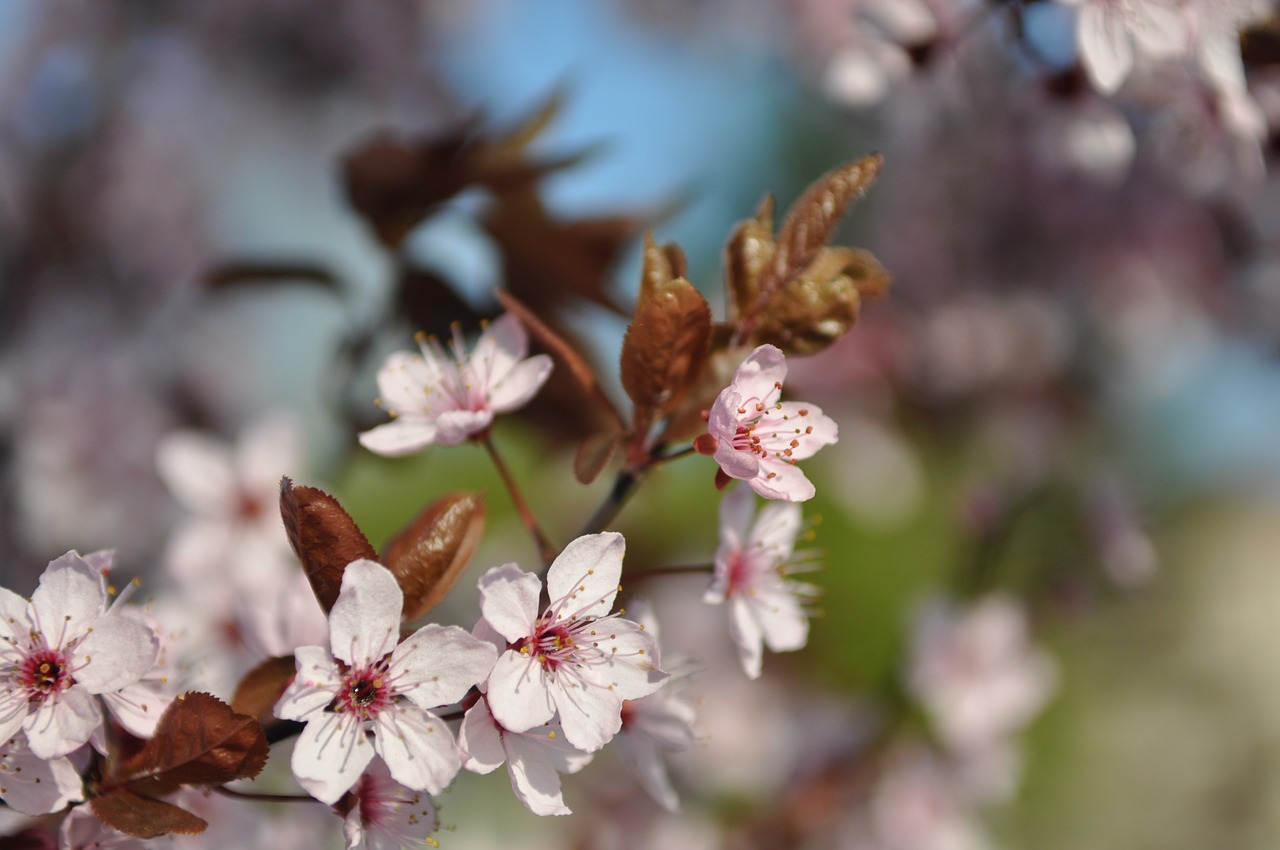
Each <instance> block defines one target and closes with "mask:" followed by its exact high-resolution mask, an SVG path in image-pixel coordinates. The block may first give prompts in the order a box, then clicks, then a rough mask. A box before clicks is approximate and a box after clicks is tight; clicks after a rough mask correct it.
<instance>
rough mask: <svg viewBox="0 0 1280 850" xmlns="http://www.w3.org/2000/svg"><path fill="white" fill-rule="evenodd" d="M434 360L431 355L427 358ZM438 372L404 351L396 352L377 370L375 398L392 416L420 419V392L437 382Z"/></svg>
mask: <svg viewBox="0 0 1280 850" xmlns="http://www.w3.org/2000/svg"><path fill="white" fill-rule="evenodd" d="M431 359H432V360H433V361H434V359H435V358H434V356H432V358H431ZM438 371H439V370H438V369H435V368H433V367H432V366H431V365H429V364H428V363H427V361H426V359H424V357H419V356H418V355H416V354H411V353H409V352H407V351H397V352H395V353H394V354H391V355H389V356H388V357H387V359H386V360H384V361H383V363H382V367H381V368H380V369H378V395H379V396H380V401H381V403H382V406H383V408H385V409H386V410H387V411H388V412H389V413H392V414H394V415H396V416H421V415H422V413H423V408H424V406H425V404H426V401H427V397H426V393H425V392H424V390H426V389H427V388H429V387H433V386H434V385H435V384H436V383H437V380H438V375H437V373H438Z"/></svg>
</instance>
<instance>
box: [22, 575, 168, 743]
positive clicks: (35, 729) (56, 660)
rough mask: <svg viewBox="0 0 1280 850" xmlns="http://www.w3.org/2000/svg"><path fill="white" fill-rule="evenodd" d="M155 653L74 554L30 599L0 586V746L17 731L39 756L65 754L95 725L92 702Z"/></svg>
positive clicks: (98, 716) (124, 682) (151, 639)
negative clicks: (110, 607) (112, 606)
mask: <svg viewBox="0 0 1280 850" xmlns="http://www.w3.org/2000/svg"><path fill="white" fill-rule="evenodd" d="M157 652H158V645H157V641H156V637H155V635H154V634H153V633H152V631H151V629H149V628H148V627H147V626H145V625H144V624H142V623H140V622H138V621H137V620H134V619H131V618H129V617H124V616H121V615H120V614H119V613H117V612H115V611H110V610H108V609H107V592H106V588H105V586H104V583H103V581H102V575H101V571H100V570H99V569H97V568H95V567H94V566H91V565H90V564H89V563H88V562H87V561H86V560H85V559H84V558H82V557H81V556H80V554H79V553H77V552H75V551H71V552H67V553H66V554H65V555H63V556H62V557H60V558H57V559H55V560H53V561H51V562H50V563H49V566H48V567H47V568H46V569H45V571H44V574H43V575H42V576H41V577H40V586H39V587H37V588H36V592H35V593H34V594H33V595H32V597H31V599H30V601H28V600H25V599H23V598H22V597H20V596H18V594H16V593H14V592H13V591H11V590H8V589H6V588H0V684H2V685H3V688H2V689H0V741H7V740H9V739H10V738H12V737H13V736H14V735H15V734H17V732H18V731H19V730H24V731H25V732H26V735H27V743H28V745H29V746H30V748H31V751H32V752H33V753H35V754H36V755H37V756H39V757H40V758H44V759H52V758H57V757H58V756H64V755H66V754H67V753H69V752H71V751H72V750H74V749H76V748H77V747H79V746H80V745H81V744H84V743H85V742H86V741H88V740H89V737H90V736H91V735H92V734H93V733H94V731H95V730H96V729H97V728H98V725H99V724H100V723H102V707H101V705H100V704H99V702H98V700H97V699H95V697H96V696H98V695H101V694H106V693H110V692H112V691H118V690H120V689H121V688H124V687H126V686H128V685H131V684H133V683H134V682H137V681H138V680H139V679H140V678H142V677H143V676H144V675H146V673H147V672H148V671H150V670H151V668H152V666H153V665H154V664H155V660H156V654H157Z"/></svg>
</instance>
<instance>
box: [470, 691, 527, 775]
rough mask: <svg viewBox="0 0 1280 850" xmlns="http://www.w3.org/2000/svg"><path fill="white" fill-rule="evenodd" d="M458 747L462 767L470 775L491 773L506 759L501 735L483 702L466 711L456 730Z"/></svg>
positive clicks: (487, 705)
mask: <svg viewBox="0 0 1280 850" xmlns="http://www.w3.org/2000/svg"><path fill="white" fill-rule="evenodd" d="M512 734H513V735H514V734H517V733H515V732H513V733H512ZM458 748H459V749H460V750H461V751H462V766H463V767H465V768H466V769H467V770H469V771H471V772H472V773H492V772H493V771H494V770H496V769H497V768H498V767H499V766H500V765H501V764H502V763H503V762H504V761H506V760H507V753H506V751H505V750H504V749H503V748H502V733H501V732H499V731H498V724H497V723H495V722H494V719H493V715H491V714H490V713H489V704H488V703H487V702H486V701H485V700H483V699H482V700H480V701H479V702H478V703H476V704H475V705H473V706H471V708H469V709H467V714H466V716H465V717H463V718H462V726H461V727H460V728H459V729H458Z"/></svg>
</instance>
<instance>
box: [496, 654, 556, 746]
mask: <svg viewBox="0 0 1280 850" xmlns="http://www.w3.org/2000/svg"><path fill="white" fill-rule="evenodd" d="M489 710H490V711H492V712H493V717H494V719H495V720H497V721H498V722H499V723H500V724H502V726H503V727H504V728H506V729H510V730H512V731H513V732H523V731H524V730H526V729H532V728H533V727H534V726H540V725H541V724H543V723H546V722H547V721H548V720H550V719H551V718H552V717H554V716H555V713H556V707H555V703H553V702H552V701H551V694H550V693H549V692H548V689H547V680H546V676H545V674H544V673H543V671H542V665H541V664H539V663H538V662H537V661H535V660H534V659H532V658H530V657H529V656H528V655H525V654H524V653H522V652H517V651H516V650H514V649H509V650H507V651H506V652H504V653H502V655H501V656H499V657H498V663H496V664H494V665H493V671H492V672H491V673H489Z"/></svg>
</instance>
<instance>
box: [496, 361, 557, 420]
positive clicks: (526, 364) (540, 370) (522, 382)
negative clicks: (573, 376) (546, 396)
mask: <svg viewBox="0 0 1280 850" xmlns="http://www.w3.org/2000/svg"><path fill="white" fill-rule="evenodd" d="M552 366H553V363H552V360H551V358H550V357H548V356H547V355H545V354H539V355H537V356H534V357H530V358H529V359H528V360H524V361H521V362H520V363H517V364H516V365H515V366H513V367H512V368H511V370H510V371H509V372H508V373H507V374H506V375H505V376H503V377H502V378H500V379H499V380H498V382H497V383H496V384H494V385H493V387H492V388H491V389H490V390H489V407H490V409H491V410H493V411H494V412H495V413H506V412H507V411H509V410H518V409H519V408H521V407H524V406H525V405H526V404H528V403H529V402H530V401H531V400H532V399H533V397H534V396H535V395H537V394H538V390H540V389H542V385H543V384H545V383H546V382H547V378H549V377H551V369H552Z"/></svg>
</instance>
